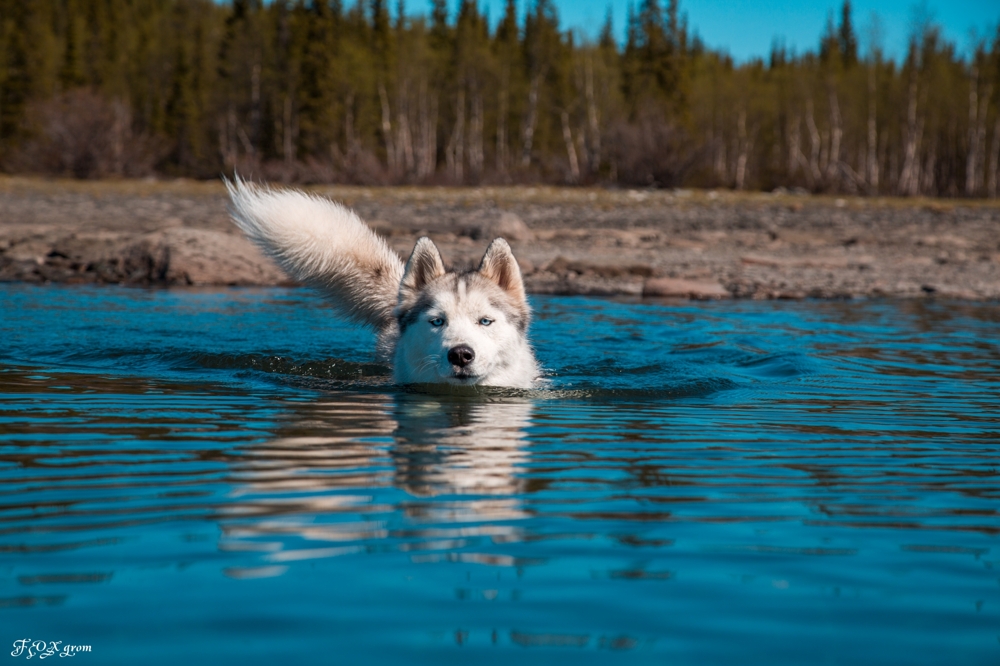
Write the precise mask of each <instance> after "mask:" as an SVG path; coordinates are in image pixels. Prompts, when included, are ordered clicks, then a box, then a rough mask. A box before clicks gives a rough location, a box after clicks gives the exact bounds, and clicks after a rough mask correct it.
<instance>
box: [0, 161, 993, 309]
mask: <svg viewBox="0 0 1000 666" xmlns="http://www.w3.org/2000/svg"><path fill="white" fill-rule="evenodd" d="M304 189H306V190H308V191H310V192H313V193H316V194H320V195H323V196H328V197H330V198H333V199H336V200H338V201H342V202H343V203H345V204H346V205H348V206H349V207H351V208H353V209H354V210H355V211H357V213H358V214H359V215H360V216H361V217H362V219H365V220H366V221H367V222H368V224H369V225H370V226H372V228H373V229H375V231H376V232H378V233H379V234H381V235H382V236H383V237H385V238H386V240H387V242H388V243H389V245H390V247H392V248H393V249H394V250H396V251H397V253H399V254H400V255H401V257H402V258H403V259H404V260H405V259H406V257H407V256H408V254H409V251H410V249H411V248H412V247H413V244H414V242H415V241H416V239H417V238H418V237H419V236H423V235H427V236H430V237H431V239H432V240H434V242H435V243H436V244H437V245H438V247H439V248H440V249H441V253H442V256H443V257H444V260H445V263H446V265H447V266H448V267H449V268H457V269H465V268H471V267H474V266H476V265H478V262H479V259H480V257H481V256H482V253H483V251H484V250H485V248H486V245H487V244H488V242H489V240H491V239H492V237H494V236H503V237H505V238H507V240H508V241H509V242H510V244H511V246H512V248H513V250H514V254H515V256H517V258H518V261H519V263H520V264H521V268H522V272H523V273H524V277H525V286H526V288H527V290H528V292H529V293H534V294H564V295H594V296H645V297H661V298H697V299H715V298H749V299H800V298H826V299H830V298H836V299H847V298H871V297H876V298H884V297H893V298H897V297H900V298H926V297H946V298H957V299H965V300H998V299H1000V201H996V200H941V199H912V200H911V199H897V198H871V199H869V198H864V197H843V196H836V197H834V196H822V195H797V194H791V193H774V194H767V193H740V192H731V191H723V190H709V191H700V190H675V191H660V190H657V191H650V190H605V189H596V188H555V187H483V188H436V187H428V188H421V187H394V188H368V187H333V186H317V187H308V188H304ZM0 281H4V282H35V283H63V284H94V283H98V284H102V283H103V284H112V283H113V284H133V285H148V286H164V287H184V286H192V287H202V286H205V287H207V286H289V285H291V284H294V283H292V282H290V281H289V280H288V279H287V278H286V277H285V276H284V275H283V274H282V273H281V272H280V271H279V270H278V269H277V267H276V266H274V265H273V264H272V263H271V262H270V261H269V260H268V259H266V258H264V257H263V256H261V254H260V253H259V252H258V251H257V250H256V248H254V247H253V246H252V245H251V244H250V243H249V242H248V241H247V240H246V239H244V238H243V237H242V236H241V235H240V233H239V231H238V230H237V229H236V227H235V225H233V224H232V223H231V222H230V221H229V217H228V213H227V212H226V195H225V190H224V188H223V187H222V185H221V183H219V182H198V181H185V180H176V181H70V180H48V179H42V178H28V177H9V176H0Z"/></svg>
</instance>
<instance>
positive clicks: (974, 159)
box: [965, 63, 979, 197]
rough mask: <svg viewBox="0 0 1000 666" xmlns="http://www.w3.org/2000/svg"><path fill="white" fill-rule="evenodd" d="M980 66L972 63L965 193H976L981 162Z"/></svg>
mask: <svg viewBox="0 0 1000 666" xmlns="http://www.w3.org/2000/svg"><path fill="white" fill-rule="evenodd" d="M978 94H979V67H977V66H976V64H975V63H973V65H972V75H971V76H970V77H969V150H968V152H967V153H966V156H965V194H966V195H967V196H970V197H971V196H972V195H973V194H975V193H976V181H977V180H978V179H977V178H976V166H978V164H979V155H978V154H977V151H978V149H979V137H978V135H977V133H976V130H977V129H978V125H979V123H978V122H977V119H976V114H977V113H978V112H979V99H978V97H977V96H978Z"/></svg>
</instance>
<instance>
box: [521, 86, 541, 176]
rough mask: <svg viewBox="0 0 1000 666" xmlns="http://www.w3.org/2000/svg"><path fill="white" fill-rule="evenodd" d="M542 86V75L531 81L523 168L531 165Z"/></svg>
mask: <svg viewBox="0 0 1000 666" xmlns="http://www.w3.org/2000/svg"><path fill="white" fill-rule="evenodd" d="M541 85H542V73H541V72H539V73H538V74H536V75H535V76H534V78H532V79H531V87H530V89H529V90H528V114H527V116H526V117H525V119H524V131H523V132H522V133H521V166H522V167H527V166H530V165H531V148H532V146H533V145H534V141H535V124H536V123H537V122H538V89H539V88H540V87H541Z"/></svg>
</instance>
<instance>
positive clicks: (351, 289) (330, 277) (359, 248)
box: [226, 179, 539, 388]
mask: <svg viewBox="0 0 1000 666" xmlns="http://www.w3.org/2000/svg"><path fill="white" fill-rule="evenodd" d="M226 187H227V189H228V190H229V196H230V198H231V200H232V206H231V209H230V212H231V213H232V216H233V219H234V220H235V221H236V224H237V225H238V226H239V227H240V229H242V230H243V232H244V233H246V235H247V237H248V238H250V240H252V241H253V242H254V243H255V244H256V245H257V246H258V247H260V248H261V249H262V250H263V251H264V253H265V254H267V255H268V256H270V257H271V258H272V259H273V260H274V261H275V262H277V264H278V265H279V266H281V268H282V269H283V270H284V271H285V272H286V273H288V275H289V276H290V277H292V278H294V279H295V280H298V281H299V282H302V283H304V284H307V285H309V286H312V287H314V288H316V289H319V290H320V291H321V292H323V293H324V294H325V295H326V296H327V297H328V298H329V299H330V300H331V301H332V303H333V305H334V307H335V308H336V309H337V311H338V312H340V313H341V314H343V315H344V316H346V317H348V318H350V319H352V320H354V321H356V322H358V323H360V324H362V325H365V326H369V327H371V328H373V329H375V331H376V332H377V333H378V343H377V354H378V356H379V357H380V358H381V359H383V360H388V361H391V363H392V367H393V376H394V378H395V380H396V382H397V383H400V384H423V383H445V384H451V385H458V386H472V385H482V386H503V387H511V388H530V387H532V386H534V385H535V383H536V381H537V379H538V377H539V369H538V364H537V363H536V361H535V356H534V353H533V352H532V349H531V345H530V344H529V342H528V337H527V333H528V324H529V322H530V319H531V310H530V308H529V307H528V301H527V297H526V295H525V293H524V283H523V280H522V278H521V270H520V268H518V265H517V261H516V260H515V259H514V255H513V253H512V252H511V249H510V246H509V245H508V244H507V241H505V240H504V239H502V238H497V239H495V240H494V241H493V242H492V243H490V245H489V247H488V248H487V249H486V254H484V255H483V259H482V262H481V263H480V264H479V268H478V269H476V270H474V271H468V272H464V273H456V272H448V271H445V268H444V263H443V262H442V260H441V253H440V252H439V251H438V248H437V246H436V245H434V243H433V242H432V241H431V240H430V239H429V238H421V239H419V240H418V241H417V243H416V245H415V246H414V248H413V252H412V253H411V254H410V258H409V260H408V261H407V262H406V264H405V266H404V264H403V262H402V261H400V259H399V257H398V256H396V253H395V252H393V251H392V250H391V249H390V248H389V246H388V245H386V243H385V241H384V240H382V239H381V238H379V237H378V236H377V235H376V234H375V233H374V232H373V231H372V230H371V229H370V228H369V227H368V226H367V225H366V224H365V223H364V222H362V220H361V218H359V217H358V216H357V215H356V214H354V212H353V211H351V210H349V209H347V208H345V207H344V206H342V205H340V204H337V203H334V202H332V201H329V200H327V199H324V198H321V197H317V196H313V195H309V194H305V193H303V192H297V191H292V190H278V189H271V188H269V187H263V186H259V185H255V184H253V183H248V182H246V181H243V180H240V179H236V180H235V181H233V182H230V181H226Z"/></svg>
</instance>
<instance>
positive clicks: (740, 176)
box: [736, 107, 750, 190]
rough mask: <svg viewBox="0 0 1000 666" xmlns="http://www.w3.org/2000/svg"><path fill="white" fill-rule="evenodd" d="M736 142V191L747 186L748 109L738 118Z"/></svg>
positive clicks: (744, 108)
mask: <svg viewBox="0 0 1000 666" xmlns="http://www.w3.org/2000/svg"><path fill="white" fill-rule="evenodd" d="M736 141H737V145H738V148H737V151H738V152H737V157H736V189H737V190H742V189H743V187H744V186H745V185H746V175H747V159H748V157H749V155H748V148H749V143H750V142H749V140H748V139H747V110H746V107H743V108H741V109H740V112H739V115H738V116H737V117H736Z"/></svg>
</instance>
